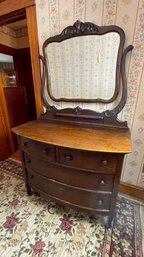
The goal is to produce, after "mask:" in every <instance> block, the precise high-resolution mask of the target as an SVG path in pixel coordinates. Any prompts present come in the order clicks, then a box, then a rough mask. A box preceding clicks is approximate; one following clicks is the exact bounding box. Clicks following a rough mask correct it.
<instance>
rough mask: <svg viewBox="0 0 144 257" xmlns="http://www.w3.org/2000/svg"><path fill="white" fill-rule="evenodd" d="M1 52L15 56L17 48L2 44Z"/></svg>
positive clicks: (0, 46)
mask: <svg viewBox="0 0 144 257" xmlns="http://www.w3.org/2000/svg"><path fill="white" fill-rule="evenodd" d="M0 53H2V54H8V55H12V56H13V55H15V53H16V49H14V48H12V47H9V46H5V45H2V44H0Z"/></svg>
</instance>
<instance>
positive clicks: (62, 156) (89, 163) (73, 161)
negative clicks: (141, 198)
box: [58, 147, 118, 173]
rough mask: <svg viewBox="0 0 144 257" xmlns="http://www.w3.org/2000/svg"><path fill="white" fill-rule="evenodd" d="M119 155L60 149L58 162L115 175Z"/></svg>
mask: <svg viewBox="0 0 144 257" xmlns="http://www.w3.org/2000/svg"><path fill="white" fill-rule="evenodd" d="M117 158H118V157H117V155H116V154H111V153H100V152H87V151H81V150H75V149H70V148H63V147H59V148H58V162H59V163H61V164H65V165H68V166H72V167H76V168H83V169H88V170H96V171H102V172H104V171H105V170H106V171H107V173H115V172H116V168H117Z"/></svg>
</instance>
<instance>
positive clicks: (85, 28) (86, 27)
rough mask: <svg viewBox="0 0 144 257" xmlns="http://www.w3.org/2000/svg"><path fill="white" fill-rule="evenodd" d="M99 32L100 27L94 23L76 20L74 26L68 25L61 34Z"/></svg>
mask: <svg viewBox="0 0 144 257" xmlns="http://www.w3.org/2000/svg"><path fill="white" fill-rule="evenodd" d="M96 31H97V32H98V31H99V27H98V26H97V25H95V24H94V23H91V22H84V23H83V22H81V21H78V20H77V21H76V22H75V23H74V24H73V26H68V27H66V28H65V29H64V30H63V31H62V33H61V35H62V36H64V35H74V34H83V33H87V32H96Z"/></svg>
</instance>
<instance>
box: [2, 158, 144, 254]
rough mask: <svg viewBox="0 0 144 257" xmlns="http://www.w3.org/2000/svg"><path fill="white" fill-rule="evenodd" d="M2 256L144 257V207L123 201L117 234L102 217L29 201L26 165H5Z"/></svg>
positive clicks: (116, 220) (115, 226) (33, 198)
mask: <svg viewBox="0 0 144 257" xmlns="http://www.w3.org/2000/svg"><path fill="white" fill-rule="evenodd" d="M0 203H1V204H0V257H47V256H50V257H142V256H143V243H144V206H143V203H141V202H139V201H134V200H131V199H128V198H125V197H123V196H119V197H118V200H117V208H116V215H115V218H114V222H113V228H112V229H106V227H105V223H104V219H103V218H102V217H95V218H94V217H90V216H88V215H86V214H85V213H82V212H78V211H75V210H72V209H69V208H65V207H63V206H60V205H58V204H56V203H55V202H54V201H52V200H51V199H49V201H46V200H44V199H41V198H40V197H38V196H36V195H32V196H27V195H26V190H25V187H24V181H23V177H22V167H21V164H20V163H18V162H15V161H12V160H10V159H8V160H6V161H3V162H0Z"/></svg>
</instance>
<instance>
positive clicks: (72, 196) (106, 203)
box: [28, 170, 111, 210]
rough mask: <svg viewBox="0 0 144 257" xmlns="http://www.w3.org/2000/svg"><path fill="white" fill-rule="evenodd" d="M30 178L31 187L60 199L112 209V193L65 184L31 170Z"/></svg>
mask: <svg viewBox="0 0 144 257" xmlns="http://www.w3.org/2000/svg"><path fill="white" fill-rule="evenodd" d="M28 180H29V184H30V186H31V187H32V186H33V187H34V188H38V189H40V190H41V191H42V192H44V193H47V194H48V195H50V196H52V197H55V198H58V199H60V200H63V201H66V202H69V203H72V204H76V205H78V206H84V207H89V208H93V209H99V210H109V209H110V201H111V193H109V194H106V193H95V192H92V191H88V190H84V189H83V190H82V189H79V188H76V187H72V186H67V185H65V184H62V183H58V182H56V181H54V180H51V179H48V178H45V177H43V176H41V175H39V174H36V173H35V172H32V171H30V170H29V171H28Z"/></svg>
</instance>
